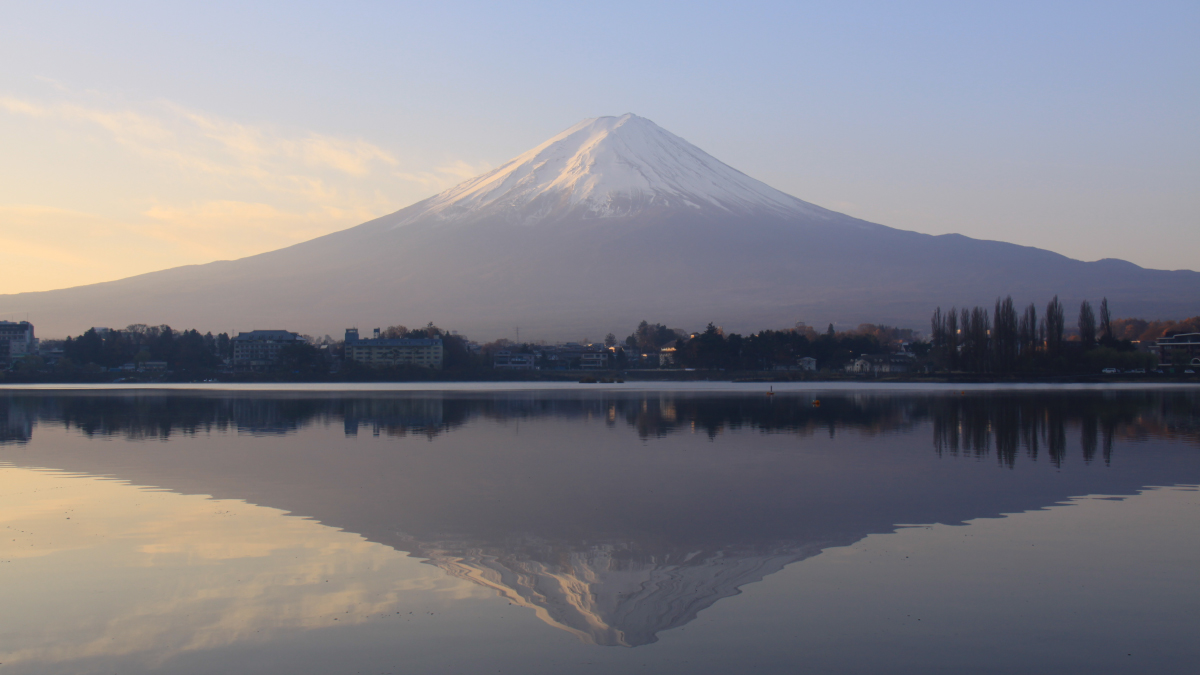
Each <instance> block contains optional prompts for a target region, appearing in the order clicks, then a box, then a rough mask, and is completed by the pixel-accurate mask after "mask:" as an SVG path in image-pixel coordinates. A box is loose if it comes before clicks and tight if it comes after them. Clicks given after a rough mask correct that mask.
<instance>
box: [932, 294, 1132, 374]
mask: <svg viewBox="0 0 1200 675" xmlns="http://www.w3.org/2000/svg"><path fill="white" fill-rule="evenodd" d="M930 336H931V339H930V346H931V350H932V354H933V356H934V360H935V363H936V365H937V366H938V367H940V368H942V369H944V370H951V371H965V372H974V373H1001V374H1005V373H1018V372H1086V371H1091V370H1094V369H1096V368H1097V367H1100V368H1103V367H1118V368H1120V367H1122V366H1123V367H1125V368H1134V367H1141V368H1145V367H1147V365H1148V364H1149V362H1150V361H1152V357H1150V356H1149V355H1147V354H1140V353H1136V349H1135V348H1134V345H1133V343H1132V342H1131V341H1129V340H1120V339H1117V337H1116V335H1115V334H1114V331H1113V321H1112V315H1111V313H1110V312H1109V309H1108V299H1107V298H1105V299H1103V300H1102V301H1101V302H1100V322H1099V325H1097V322H1096V313H1095V310H1094V309H1093V308H1092V305H1091V303H1090V302H1088V301H1087V300H1084V301H1083V303H1082V304H1080V306H1079V314H1078V319H1077V321H1076V332H1075V335H1074V336H1073V337H1075V338H1076V339H1068V335H1067V325H1066V309H1065V308H1064V307H1063V304H1062V302H1061V301H1060V300H1059V299H1058V296H1057V295H1056V296H1054V298H1052V299H1051V300H1050V302H1048V303H1047V304H1046V308H1045V311H1044V314H1043V315H1042V316H1041V318H1039V316H1038V308H1037V306H1036V305H1035V304H1033V303H1030V304H1029V305H1028V306H1027V307H1026V308H1025V309H1024V311H1022V312H1021V313H1020V314H1019V315H1018V314H1017V310H1016V307H1015V306H1014V305H1013V300H1012V296H1008V297H1005V298H1003V299H1001V298H997V299H996V304H995V307H994V308H993V309H992V311H991V312H989V311H988V310H987V308H984V307H974V308H968V307H963V308H962V309H956V308H954V307H951V308H950V310H949V311H946V312H943V311H942V308H941V307H938V308H937V309H935V310H934V312H933V316H932V318H931V319H930Z"/></svg>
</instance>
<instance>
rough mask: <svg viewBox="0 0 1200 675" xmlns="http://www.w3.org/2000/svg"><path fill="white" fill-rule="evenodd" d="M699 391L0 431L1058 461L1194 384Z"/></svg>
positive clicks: (137, 411)
mask: <svg viewBox="0 0 1200 675" xmlns="http://www.w3.org/2000/svg"><path fill="white" fill-rule="evenodd" d="M814 400H815V397H814V396H813V395H811V394H806V395H794V394H781V395H777V396H774V397H767V396H762V395H752V396H751V395H711V394H688V393H661V394H660V393H654V394H632V395H630V394H622V393H600V392H597V393H591V392H588V393H580V394H577V395H574V394H572V395H554V394H551V395H547V394H545V393H541V392H525V393H517V394H513V393H501V394H491V395H483V396H479V397H467V396H461V397H455V396H450V395H445V394H429V395H399V396H398V395H382V394H380V395H370V396H353V397H350V396H336V395H333V396H331V395H325V394H322V395H298V394H270V393H263V394H249V393H239V394H205V395H196V394H166V393H105V394H97V393H73V394H72V393H62V392H53V393H48V392H42V393H36V394H34V393H26V394H9V395H8V396H7V397H6V398H4V399H2V400H0V442H23V441H24V440H28V438H29V436H30V434H31V433H32V429H33V425H34V422H35V421H37V420H40V421H43V422H49V423H57V424H61V425H63V426H64V427H66V428H69V429H78V430H79V431H81V432H82V433H84V434H86V435H89V436H109V435H120V436H125V437H127V438H132V439H143V438H146V439H151V438H159V439H166V438H169V437H170V436H171V435H172V434H184V435H191V434H197V433H207V432H212V431H230V430H233V431H238V432H241V433H250V434H262V435H282V434H288V433H291V432H293V431H295V430H297V429H300V428H302V427H304V426H306V425H309V424H324V425H336V424H339V423H340V424H341V425H343V427H344V429H345V432H346V434H347V435H351V436H355V435H358V434H359V433H360V431H361V430H364V429H369V430H370V432H371V433H372V434H373V435H376V436H379V435H384V436H397V437H399V436H406V435H411V434H417V435H423V436H427V437H430V438H432V437H434V436H436V435H438V434H441V433H445V432H447V431H451V430H453V429H455V428H457V427H459V426H461V425H463V424H465V423H467V422H468V421H469V420H471V419H473V418H475V417H481V418H484V419H489V420H493V421H495V422H498V423H508V422H514V421H520V420H523V419H535V418H556V419H565V420H580V421H585V422H597V423H603V424H606V425H610V426H611V425H617V424H625V425H628V426H630V427H632V428H634V429H635V430H636V431H637V433H638V434H639V435H640V436H641V437H642V438H657V437H663V436H667V435H670V434H674V433H680V432H689V433H703V434H705V435H707V436H708V437H709V438H715V437H716V436H718V435H721V434H723V433H725V432H726V431H739V430H753V431H760V432H775V433H792V434H797V435H801V436H807V435H812V434H815V433H828V434H829V435H830V436H831V437H832V436H834V435H835V434H836V433H837V431H838V430H853V431H855V432H856V433H859V434H867V435H875V434H885V433H892V432H896V431H902V430H909V429H912V428H913V427H915V426H916V425H918V424H922V423H926V422H931V423H932V426H933V443H934V448H935V450H936V451H937V453H938V454H939V456H941V455H949V456H960V455H966V456H973V457H984V456H987V455H989V454H990V453H991V452H992V451H993V450H994V451H995V452H996V456H997V459H998V461H999V462H1000V463H1002V464H1004V465H1007V466H1010V467H1011V466H1014V464H1015V462H1016V461H1017V457H1018V456H1019V455H1021V454H1022V453H1024V454H1025V455H1026V456H1027V457H1028V458H1029V459H1031V460H1036V459H1038V456H1039V453H1042V452H1045V453H1046V455H1047V456H1048V457H1049V459H1050V461H1051V463H1053V464H1054V465H1055V466H1061V465H1062V463H1063V462H1064V461H1065V460H1066V459H1067V457H1068V455H1069V453H1070V447H1071V445H1073V441H1071V440H1069V439H1071V438H1078V444H1079V447H1080V449H1081V451H1082V456H1083V459H1084V461H1085V462H1091V461H1093V460H1094V459H1095V458H1096V455H1097V453H1099V454H1100V455H1101V457H1102V458H1103V460H1104V461H1105V463H1108V462H1110V461H1111V459H1112V447H1113V440H1114V438H1122V439H1127V440H1140V439H1146V438H1168V439H1176V440H1183V441H1186V442H1191V443H1197V444H1200V412H1198V411H1200V394H1197V393H1195V392H1170V391H1166V392H1164V391H1158V392H1065V393H1041V394H1038V393H1029V392H1013V393H1006V392H988V393H981V394H976V395H971V396H961V395H946V394H921V395H914V394H896V395H885V394H879V393H870V394H850V395H822V396H821V397H820V405H814Z"/></svg>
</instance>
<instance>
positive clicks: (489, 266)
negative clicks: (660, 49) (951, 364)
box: [0, 115, 1200, 340]
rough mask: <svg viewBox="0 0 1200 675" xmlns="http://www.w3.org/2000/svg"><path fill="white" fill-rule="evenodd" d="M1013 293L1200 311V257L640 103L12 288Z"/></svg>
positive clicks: (229, 306) (904, 302)
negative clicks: (685, 135) (161, 264)
mask: <svg viewBox="0 0 1200 675" xmlns="http://www.w3.org/2000/svg"><path fill="white" fill-rule="evenodd" d="M1009 294H1011V295H1012V296H1013V298H1014V300H1015V301H1016V302H1017V303H1019V304H1025V303H1028V302H1037V303H1038V304H1039V305H1041V306H1044V304H1045V302H1046V301H1047V300H1049V299H1050V297H1051V296H1053V295H1058V296H1059V297H1060V299H1062V300H1063V301H1064V303H1065V304H1066V305H1067V306H1068V307H1070V306H1072V305H1075V306H1078V304H1079V302H1080V301H1082V300H1084V299H1090V300H1092V301H1093V302H1098V301H1099V300H1100V298H1101V297H1107V298H1108V299H1109V303H1110V305H1111V306H1112V307H1113V310H1114V312H1115V313H1116V315H1117V316H1143V317H1146V318H1180V317H1183V316H1185V315H1186V316H1191V315H1195V314H1200V273H1197V272H1192V271H1175V272H1166V271H1158V270H1148V269H1143V268H1141V267H1138V266H1136V265H1133V264H1132V263H1128V262H1124V261H1120V260H1113V259H1106V260H1101V261H1098V262H1081V261H1078V260H1072V259H1070V258H1067V257H1065V256H1062V255H1059V254H1056V253H1052V252H1050V251H1045V250H1041V249H1036V248H1030V247H1023V246H1016V245H1013V244H1007V243H1002V242H996V241H983V240H977V239H970V238H968V237H964V236H961V235H942V236H931V235H925V234H919V233H916V232H908V231H903V230H896V229H892V228H889V227H884V226H882V225H876V224H873V223H868V222H865V221H862V220H858V219H856V218H852V217H850V216H847V215H844V214H840V213H836V212H834V211H829V210H826V209H823V208H821V207H819V206H816V205H813V204H809V203H808V202H804V201H801V200H800V199H797V198H795V197H792V196H790V195H787V194H784V193H782V192H780V191H778V190H775V189H774V188H771V187H770V186H768V185H766V184H764V183H761V182H759V181H757V180H754V179H753V178H750V177H749V176H747V175H745V174H743V173H741V172H740V171H737V170H736V169H733V168H731V167H729V166H727V165H726V164H724V163H722V162H720V161H719V160H717V159H716V158H714V157H712V156H711V155H709V154H707V153H705V152H704V151H703V150H700V149H699V148H697V147H696V146H694V145H692V144H690V143H688V142H687V141H685V140H683V139H682V138H679V137H678V136H675V135H674V134H671V133H670V132H668V131H666V130H664V129H662V128H661V127H659V126H658V125H656V124H654V123H653V122H651V121H650V120H647V119H644V118H641V117H637V116H635V115H623V116H621V117H600V118H596V119H590V120H585V121H583V122H580V123H579V124H577V125H575V126H573V127H571V128H570V129H567V130H566V131H563V132H562V133H560V134H558V135H557V136H554V137H553V138H551V139H549V140H548V141H546V142H544V143H542V144H541V145H539V146H537V147H535V148H533V149H532V150H530V151H528V152H526V153H525V154H523V155H520V156H518V157H516V158H514V159H512V160H511V161H509V162H507V163H506V164H504V165H503V166H501V167H499V168H497V169H495V170H493V171H490V172H488V173H485V174H483V175H481V176H478V177H475V178H472V179H470V180H467V181H466V182H464V183H462V184H460V185H458V186H456V187H454V188H451V189H449V190H447V191H445V192H443V193H441V194H438V195H435V196H433V197H430V198H428V199H425V200H423V201H420V202H417V203H416V204H413V205H412V206H409V207H407V208H404V209H401V210H400V211H397V212H395V213H393V214H390V215H387V216H383V217H382V218H378V219H376V220H372V221H369V222H367V223H363V224H362V225H359V226H357V227H353V228H350V229H348V230H343V231H341V232H336V233H334V234H330V235H326V236H324V237H319V238H317V239H313V240H311V241H307V242H304V243H301V244H297V245H295V246H290V247H288V248H284V249H280V250H277V251H272V252H270V253H264V254H261V255H256V256H251V257H248V258H242V259H240V260H234V261H222V262H214V263H209V264H206V265H191V266H186V267H178V268H174V269H169V270H164V271H161V272H154V273H150V274H144V275H140V276H136V277H130V278H128V279H122V280H119V281H113V282H107V283H102V284H93V285H90V286H80V287H76V288H68V289H63V290H57V291H46V292H39V293H22V294H18V295H6V296H0V314H15V313H21V314H24V313H28V314H29V317H30V320H31V321H33V323H34V324H35V325H36V326H37V329H38V331H39V334H41V335H44V336H49V337H54V336H61V335H64V334H78V333H80V332H82V331H83V330H86V329H87V328H88V327H89V326H93V325H99V326H114V327H119V326H124V325H126V324H130V323H147V324H158V323H168V324H170V325H172V326H175V327H180V328H182V327H196V328H199V329H201V330H202V331H204V330H212V331H214V332H215V331H231V330H250V329H253V328H284V329H288V330H296V331H300V332H305V333H311V334H325V333H330V334H338V333H339V332H340V331H341V329H343V328H345V327H349V326H359V327H361V328H370V327H374V326H383V325H389V324H397V323H404V324H407V325H410V326H411V325H421V324H424V323H426V322H427V321H433V322H434V323H436V324H438V325H440V326H442V327H444V328H453V329H456V330H459V331H461V332H463V333H464V334H467V335H469V336H471V337H474V338H478V339H492V338H495V337H511V336H513V335H514V329H515V328H516V327H520V328H521V329H522V334H523V335H524V336H526V337H528V338H534V339H536V338H545V339H550V340H555V339H575V340H578V339H582V338H585V337H590V338H592V339H597V338H599V337H601V336H603V335H604V334H605V333H608V332H610V331H611V332H614V333H618V334H623V333H627V332H628V331H630V330H631V329H632V328H633V327H634V326H635V325H636V324H637V322H638V321H639V320H641V319H647V320H649V321H652V322H661V323H665V324H668V325H670V326H673V327H680V328H685V329H699V328H702V327H703V326H704V325H705V324H706V323H708V322H710V321H711V322H714V323H716V324H718V325H722V326H724V327H725V328H726V329H727V330H734V331H739V332H745V331H750V330H756V329H761V328H781V327H789V326H792V325H793V324H795V323H796V322H797V321H804V322H806V323H808V324H810V325H816V326H824V325H825V324H827V323H834V324H837V325H839V326H853V325H856V324H858V323H862V322H872V323H887V324H891V325H899V326H904V327H915V328H923V327H925V326H926V325H927V322H928V317H929V314H930V312H931V311H932V310H933V308H934V307H936V306H939V305H940V306H942V307H944V308H945V307H950V306H952V305H953V306H963V305H976V304H981V305H985V306H988V305H990V304H991V303H993V302H994V301H995V299H996V298H997V297H999V296H1004V295H1009Z"/></svg>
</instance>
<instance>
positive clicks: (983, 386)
mask: <svg viewBox="0 0 1200 675" xmlns="http://www.w3.org/2000/svg"><path fill="white" fill-rule="evenodd" d="M1163 389H1171V390H1189V389H1200V381H1189V382H1160V381H1155V382H920V381H907V382H900V381H892V382H884V381H870V380H868V381H861V380H860V381H849V380H842V381H834V380H810V381H792V382H748V381H740V382H734V381H729V380H724V381H718V380H691V381H682V380H656V381H650V380H639V381H632V382H624V383H594V384H592V383H586V384H585V383H580V382H563V381H559V382H544V381H543V382H528V381H524V382H523V381H503V382H486V381H484V382H481V381H471V382H252V383H229V382H176V383H170V382H163V383H145V382H140V383H117V384H114V383H34V384H17V385H9V384H0V393H9V394H17V393H22V392H70V391H75V392H97V393H124V394H131V393H173V392H196V393H206V392H209V393H218V392H232V393H300V394H306V393H312V394H321V393H349V394H359V393H362V394H366V393H385V394H391V393H394V394H402V393H450V394H454V393H466V394H471V393H478V394H487V393H503V392H589V391H596V392H605V393H620V392H642V393H649V392H679V393H688V392H696V393H705V392H718V393H719V392H726V393H747V394H750V393H753V394H760V395H761V394H764V393H766V392H767V391H773V392H774V393H777V394H787V393H805V392H867V391H878V392H928V393H948V392H962V393H967V392H1021V391H1038V392H1056V391H1153V390H1163Z"/></svg>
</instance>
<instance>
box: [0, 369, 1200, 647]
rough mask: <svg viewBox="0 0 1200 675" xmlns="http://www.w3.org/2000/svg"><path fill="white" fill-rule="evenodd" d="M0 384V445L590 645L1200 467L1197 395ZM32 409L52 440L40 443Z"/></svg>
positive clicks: (35, 461)
mask: <svg viewBox="0 0 1200 675" xmlns="http://www.w3.org/2000/svg"><path fill="white" fill-rule="evenodd" d="M3 405H4V407H5V408H6V412H5V415H6V416H5V417H4V418H2V419H5V420H24V421H20V422H14V423H10V424H9V427H11V428H18V429H23V430H25V431H21V432H19V433H17V434H14V435H16V436H19V438H16V439H14V440H17V441H20V440H21V439H22V438H23V439H25V440H24V442H16V443H9V444H8V445H5V446H3V448H0V461H9V462H13V463H16V464H19V465H36V466H49V467H53V468H58V469H63V470H67V471H73V472H81V473H88V474H93V475H112V476H117V477H119V478H122V479H125V480H129V481H131V482H133V483H136V484H141V485H154V486H159V487H164V488H167V489H170V490H173V491H177V492H183V493H191V494H207V495H213V496H214V497H221V498H235V499H243V500H246V501H249V502H252V503H255V504H261V505H265V506H271V507H274V508H279V509H284V510H287V511H290V512H291V513H293V514H296V515H300V516H306V517H310V518H313V519H316V520H319V521H320V522H322V523H324V524H326V525H329V526H331V527H337V528H342V529H345V530H348V531H351V532H357V533H360V534H362V535H363V536H365V537H367V538H368V539H370V540H372V541H376V542H380V543H384V544H387V545H389V546H392V547H394V548H396V549H398V550H402V551H408V552H410V553H412V554H413V555H417V556H420V557H422V558H425V559H427V560H429V561H430V563H431V564H434V565H437V566H438V567H439V568H441V569H443V570H445V571H446V572H447V573H449V574H453V575H455V576H459V577H462V578H467V579H471V580H472V581H475V582H476V583H480V584H482V585H485V586H488V587H490V588H493V589H495V590H496V591H497V592H499V593H501V594H502V595H504V596H505V597H507V598H508V599H509V600H510V601H512V602H514V603H516V604H520V605H523V606H526V607H530V608H532V609H533V610H534V611H535V612H537V613H538V615H539V616H540V617H541V618H542V619H543V620H545V621H547V622H548V623H550V624H552V625H555V626H557V627H560V628H563V629H565V630H568V631H570V632H572V633H574V634H575V635H577V636H579V637H580V638H581V639H583V640H585V641H588V642H594V643H596V644H602V645H630V646H636V645H640V644H646V643H649V642H653V641H654V640H655V639H657V638H656V636H657V634H658V633H660V632H661V631H663V630H668V629H671V628H675V627H678V626H682V625H684V624H686V623H687V622H689V621H691V620H692V619H694V618H695V616H696V614H697V613H698V612H700V611H702V610H703V609H704V608H706V607H709V606H711V605H712V604H713V603H715V602H717V601H719V600H720V599H721V598H725V597H729V596H730V595H733V594H736V593H737V592H738V589H740V588H742V587H743V586H745V585H747V584H750V583H754V582H756V581H758V580H761V579H762V578H764V577H765V576H767V575H769V574H772V573H774V572H775V571H778V570H779V569H781V568H782V567H783V566H785V565H787V564H790V563H791V562H794V561H798V560H802V559H804V558H806V557H809V556H812V555H815V554H816V553H818V552H819V551H821V550H822V549H824V548H827V547H830V546H842V545H849V544H852V543H853V542H855V541H857V540H859V539H861V538H862V537H864V536H867V535H869V534H872V533H881V532H889V531H891V530H893V529H894V528H895V526H896V525H897V524H900V523H935V522H941V523H960V522H963V521H965V520H970V519H975V518H982V517H995V516H999V515H1001V514H1004V513H1013V512H1020V511H1026V510H1031V509H1039V508H1044V507H1046V506H1049V505H1052V504H1055V503H1057V502H1060V501H1062V500H1063V499H1066V498H1067V497H1070V496H1073V495H1081V494H1097V493H1101V494H1114V495H1121V494H1131V493H1133V492H1135V491H1137V490H1138V489H1140V488H1141V487H1143V486H1146V485H1164V484H1178V483H1200V452H1197V445H1198V443H1197V439H1198V438H1200V436H1198V434H1197V420H1198V419H1200V414H1198V408H1197V396H1196V395H1195V394H1191V393H1165V392H1135V393H1125V392H1122V393H1119V394H1108V393H1104V394H1069V395H1067V394H1053V395H1024V394H1023V395H1009V394H986V395H985V394H980V395H975V396H948V395H943V396H880V395H871V396H844V397H834V396H828V395H823V396H822V404H821V406H820V408H814V407H813V405H812V401H811V397H810V396H782V395H781V396H777V397H774V399H773V400H771V399H766V397H749V396H733V397H728V396H711V395H710V396H698V395H696V396H684V395H659V394H653V395H632V396H611V395H606V394H604V395H600V394H593V395H589V396H570V397H566V396H559V397H552V398H545V397H544V396H543V397H539V396H531V395H525V394H522V395H512V396H506V395H490V396H486V397H478V398H467V397H463V398H459V397H454V396H442V395H438V396H429V397H427V396H422V397H388V396H377V397H370V396H367V397H353V398H331V397H327V396H309V397H296V396H271V397H265V398H255V397H249V396H234V397H219V396H206V397H195V396H191V397H189V396H126V397H111V398H110V397H103V396H64V395H55V396H49V395H39V396H14V395H10V396H9V397H8V398H7V399H4V400H3ZM30 425H33V426H30ZM37 425H45V426H47V427H50V429H47V430H45V436H46V437H48V438H50V439H51V440H52V441H53V442H49V443H45V444H39V443H38V438H39V437H40V435H42V433H43V431H42V430H41V429H38V428H37ZM9 427H6V428H9ZM29 429H32V436H31V434H30V433H29ZM51 429H57V430H58V431H56V432H54V433H53V434H52V432H51ZM62 429H66V430H68V431H69V432H70V433H71V434H76V435H78V434H77V431H78V432H82V434H83V435H84V437H85V438H86V437H89V436H99V435H105V436H110V437H117V438H125V439H128V440H129V441H130V442H124V443H106V444H104V445H103V446H99V447H101V448H102V451H100V450H99V449H98V446H94V445H91V444H88V443H87V442H86V441H85V442H74V443H64V442H61V440H60V438H59V437H60V436H61V435H62V431H61V430H62ZM367 430H369V431H370V433H366V431H367ZM234 432H237V433H234ZM331 432H332V433H331ZM450 432H452V433H450ZM768 432H769V433H768ZM22 434H23V435H22ZM412 436H416V437H417V440H419V442H416V443H414V442H411V440H410V439H409V438H406V437H412ZM147 438H157V439H163V438H170V439H172V440H173V441H174V440H180V439H183V440H186V443H187V445H180V446H179V447H181V448H190V449H192V450H194V451H189V452H169V453H168V452H162V451H161V449H159V448H158V446H159V444H157V443H153V444H151V443H144V442H141V439H147ZM426 439H428V440H429V441H430V442H426ZM1175 441H1183V442H1175ZM993 452H995V453H996V455H995V458H996V461H973V460H976V459H978V458H981V457H984V456H987V455H990V454H991V453H993ZM955 458H957V459H955ZM964 459H966V460H972V461H963V460H964ZM1100 460H1103V461H1100Z"/></svg>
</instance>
